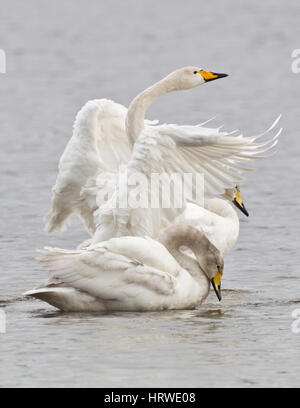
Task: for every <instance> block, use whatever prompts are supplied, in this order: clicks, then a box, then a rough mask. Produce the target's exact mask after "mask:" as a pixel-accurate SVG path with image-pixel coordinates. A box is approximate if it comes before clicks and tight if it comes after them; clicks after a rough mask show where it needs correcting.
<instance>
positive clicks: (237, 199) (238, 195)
mask: <svg viewBox="0 0 300 408" xmlns="http://www.w3.org/2000/svg"><path fill="white" fill-rule="evenodd" d="M232 202H233V204H234V205H235V206H236V207H237V208H238V209H239V210H240V211H242V213H243V214H245V215H246V216H247V217H249V213H248V211H247V210H246V207H245V205H244V203H243V200H242V195H241V192H240V191H238V192H237V193H236V196H235V198H234V199H233V201H232Z"/></svg>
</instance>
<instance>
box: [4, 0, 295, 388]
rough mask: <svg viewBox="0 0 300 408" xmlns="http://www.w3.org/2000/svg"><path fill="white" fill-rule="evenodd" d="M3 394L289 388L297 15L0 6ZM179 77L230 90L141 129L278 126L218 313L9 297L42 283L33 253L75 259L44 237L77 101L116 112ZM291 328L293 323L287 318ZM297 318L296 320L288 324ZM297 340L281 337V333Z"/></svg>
mask: <svg viewBox="0 0 300 408" xmlns="http://www.w3.org/2000/svg"><path fill="white" fill-rule="evenodd" d="M0 8H1V24H0V48H1V49H3V50H4V51H5V53H6V64H7V67H6V71H7V72H6V74H0V174H1V183H0V202H1V207H0V208H1V214H0V256H1V272H0V308H1V310H2V311H5V314H6V321H7V325H6V333H0V387H83V386H84V387H86V386H88V387H117V386H119V387H133V386H134V387H151V386H152V387H163V386H169V387H178V386H182V387H188V386H190V387H207V386H210V387H232V386H235V387H265V386H270V387H298V386H299V383H300V367H299V362H300V359H299V357H300V355H299V354H300V333H297V330H295V324H294V325H293V322H294V321H295V318H293V317H292V313H293V311H295V310H297V309H300V293H299V284H300V262H299V218H300V217H299V210H300V189H299V181H300V175H299V174H300V171H299V170H300V164H299V138H300V124H299V122H300V114H299V113H300V111H299V106H300V105H299V101H300V74H295V73H293V71H292V62H293V59H292V57H291V55H292V52H293V50H294V49H297V48H300V25H299V17H300V3H299V2H295V1H292V0H287V1H285V3H284V7H282V2H281V1H280V0H265V1H264V2H261V1H258V0H252V1H251V2H244V1H242V0H227V1H226V2H225V1H216V0H211V1H209V2H199V1H196V0H190V1H189V2H182V1H178V0H177V1H176V0H164V1H160V2H153V1H147V0H128V1H126V2H125V1H124V2H123V1H117V0H110V1H109V2H108V1H107V2H104V1H96V0H89V1H88V2H86V1H84V0H76V2H75V1H71V0H65V1H63V2H62V1H58V0H53V1H51V2H47V1H44V0H27V1H26V2H21V1H17V0H9V1H8V0H2V1H1V7H0ZM184 65H197V66H200V67H201V68H205V69H208V70H212V71H215V72H226V73H228V74H229V77H228V78H226V79H224V80H223V79H222V80H220V81H214V82H212V83H210V84H206V85H205V86H203V87H199V88H196V89H193V90H190V91H186V92H181V93H173V94H169V95H167V96H164V97H162V98H160V100H158V101H157V102H155V103H154V104H153V106H151V108H150V110H149V114H148V117H149V118H150V119H159V120H160V121H161V122H167V123H178V124H197V123H201V122H203V121H205V120H206V119H209V118H211V117H213V116H215V115H216V114H217V115H218V116H217V118H216V119H215V120H214V123H215V126H218V125H221V124H224V125H225V129H226V130H234V129H236V128H238V129H240V131H241V132H242V133H243V134H244V135H246V136H250V135H253V134H256V133H258V132H261V131H263V130H265V129H267V128H268V127H269V126H270V125H271V123H272V122H273V121H274V120H275V118H276V117H277V116H278V115H279V114H280V113H282V119H281V126H283V128H284V130H283V133H282V135H281V136H280V142H279V144H278V147H277V152H276V154H275V155H274V156H272V157H270V158H268V159H265V160H262V161H260V162H259V163H257V167H258V170H257V171H255V172H253V173H251V174H249V175H248V176H247V179H246V180H245V183H244V184H243V185H242V194H243V199H244V202H245V204H246V207H247V209H248V210H249V213H250V217H249V218H246V217H244V215H243V214H240V215H239V217H240V221H241V225H240V236H239V239H238V241H237V244H236V245H235V248H234V249H233V250H231V251H230V252H229V253H228V254H227V255H226V258H225V271H224V279H223V288H224V289H223V299H222V301H221V302H220V303H219V302H218V300H217V298H216V297H215V296H214V294H211V295H210V296H209V298H208V299H207V301H206V302H205V303H204V304H203V305H201V306H199V307H198V308H197V309H196V310H192V311H184V310H183V311H168V312H157V313H106V314H64V313H62V312H59V311H57V310H55V309H54V308H52V307H51V306H49V305H47V304H45V303H42V302H39V301H34V300H27V299H24V298H23V297H22V293H23V292H24V291H26V290H29V289H31V288H33V287H35V286H36V285H37V284H39V283H42V282H43V281H44V280H46V278H47V273H46V272H45V271H44V270H42V269H41V267H40V266H39V265H38V264H37V262H36V261H35V259H34V258H35V256H36V249H38V248H42V247H43V246H45V245H48V246H57V247H61V248H74V247H75V246H77V245H78V244H79V243H81V242H82V241H83V240H84V239H86V238H87V233H86V232H85V231H84V229H83V227H82V225H81V224H80V222H79V221H77V220H75V219H74V220H72V221H71V223H70V225H69V228H68V230H67V231H66V232H65V233H63V234H59V233H55V234H53V235H50V236H49V235H47V234H46V233H45V232H44V231H43V217H44V215H45V214H46V212H47V211H48V208H49V203H50V197H51V187H52V185H53V184H54V182H55V178H56V174H57V165H58V160H59V157H60V155H61V153H62V152H63V149H64V147H65V145H66V143H67V141H68V139H69V138H70V136H71V133H72V124H73V121H74V118H75V115H76V113H77V112H78V110H79V109H80V108H81V106H82V105H83V104H84V103H85V102H86V101H87V100H89V99H94V98H103V97H106V98H110V99H113V100H115V101H118V102H120V103H122V104H124V105H126V106H128V104H129V103H130V101H131V99H132V98H133V97H134V96H135V95H136V94H137V93H138V92H140V91H141V90H143V89H144V88H145V87H147V86H149V85H151V84H152V83H153V82H155V81H157V80H159V79H160V78H162V77H163V76H164V75H166V74H168V73H169V72H170V71H172V70H174V69H176V68H178V67H182V66H184ZM294 313H297V312H294ZM299 314H300V311H299ZM293 327H294V330H293Z"/></svg>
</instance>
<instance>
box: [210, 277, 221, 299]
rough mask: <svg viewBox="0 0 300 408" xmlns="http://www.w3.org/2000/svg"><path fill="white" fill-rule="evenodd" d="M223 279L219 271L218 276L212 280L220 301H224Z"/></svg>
mask: <svg viewBox="0 0 300 408" xmlns="http://www.w3.org/2000/svg"><path fill="white" fill-rule="evenodd" d="M221 278H222V273H221V272H220V271H218V272H217V274H216V276H215V277H214V278H212V280H211V283H212V287H213V288H214V291H215V294H216V295H217V298H218V299H219V301H221V300H222V293H221Z"/></svg>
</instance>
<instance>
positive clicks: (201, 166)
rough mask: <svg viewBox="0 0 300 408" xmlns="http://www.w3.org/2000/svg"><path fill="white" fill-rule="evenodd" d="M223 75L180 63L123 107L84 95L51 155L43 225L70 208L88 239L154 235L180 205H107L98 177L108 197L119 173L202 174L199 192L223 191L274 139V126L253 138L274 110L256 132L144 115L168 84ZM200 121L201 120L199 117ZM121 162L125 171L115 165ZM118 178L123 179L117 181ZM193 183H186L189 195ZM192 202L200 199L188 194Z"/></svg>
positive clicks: (52, 226)
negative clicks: (55, 165) (53, 163)
mask: <svg viewBox="0 0 300 408" xmlns="http://www.w3.org/2000/svg"><path fill="white" fill-rule="evenodd" d="M224 77H227V75H226V74H217V73H213V72H210V71H206V70H203V69H200V68H199V67H184V68H181V69H178V70H176V71H174V72H172V73H171V74H169V75H167V76H166V77H165V78H163V79H162V80H160V81H158V82H157V83H155V84H154V85H152V86H150V87H149V88H147V89H146V90H145V91H143V92H141V93H140V94H139V95H138V96H136V97H135V98H134V100H133V101H132V102H131V104H130V106H129V108H128V109H126V108H125V107H124V106H122V105H120V104H118V103H116V102H113V101H111V100H107V99H100V100H92V101H89V102H88V103H87V104H86V105H85V106H84V107H83V108H82V109H81V110H80V111H79V113H78V114H77V117H76V119H75V123H74V129H73V135H72V138H71V139H70V141H69V143H68V144H67V146H66V149H65V151H64V153H63V155H62V157H61V159H60V162H59V171H58V175H57V180H56V183H55V185H54V187H53V189H52V201H51V208H50V211H49V213H48V215H47V216H46V222H45V229H46V231H48V232H52V231H55V230H58V231H59V230H63V229H64V227H65V226H66V221H67V219H68V218H69V217H70V216H71V215H72V214H77V215H79V217H80V218H81V219H82V220H83V222H84V225H85V227H86V229H87V230H88V232H89V234H90V236H92V237H93V240H92V242H93V244H96V243H97V242H101V241H105V240H108V239H109V238H111V237H114V236H126V235H135V236H144V235H148V236H152V237H156V236H157V235H158V232H159V226H160V223H161V220H162V219H166V220H168V221H170V220H172V219H174V218H175V217H176V216H178V215H179V214H180V213H181V212H182V211H183V210H184V204H185V203H184V204H183V206H182V207H181V208H178V209H176V210H175V211H174V208H167V209H165V208H164V209H163V210H161V209H159V210H156V209H153V208H150V207H148V209H147V210H145V209H143V210H141V209H140V208H137V209H132V208H131V207H130V205H128V206H127V207H126V208H125V209H124V208H121V209H120V208H115V207H114V206H113V205H112V203H111V202H110V200H109V199H108V200H107V201H105V199H104V196H105V195H104V194H103V185H104V184H105V183H108V184H109V186H110V187H109V188H110V190H109V191H110V194H108V195H109V196H110V197H113V198H115V196H116V194H117V188H116V185H117V183H118V180H120V179H121V180H122V177H125V172H127V173H126V174H128V173H129V174H133V173H142V174H144V175H146V176H147V177H150V174H152V173H153V172H161V173H165V174H167V175H172V174H186V173H190V174H203V175H204V194H205V197H206V198H210V197H215V196H218V195H220V194H224V191H225V189H226V188H234V186H235V185H236V183H240V182H241V181H242V180H243V178H242V176H241V173H242V172H244V171H248V170H250V168H249V167H248V166H245V164H244V163H245V162H246V163H248V162H251V161H254V160H257V159H259V158H262V157H264V156H261V155H260V154H261V153H263V152H265V151H267V150H269V149H271V148H272V147H273V146H275V144H276V143H277V138H278V136H279V134H280V132H281V129H280V130H279V131H278V132H277V134H276V135H275V136H274V137H272V138H271V139H270V140H268V141H267V142H263V143H262V142H260V143H258V142H257V139H258V138H260V137H261V136H263V135H264V134H266V133H267V132H269V131H271V130H272V129H273V128H274V127H275V126H276V125H277V123H278V121H279V119H280V117H278V118H277V119H276V121H275V122H274V123H273V125H272V126H271V127H270V128H269V129H268V130H267V131H266V132H264V133H262V134H259V135H257V136H252V137H243V136H242V135H239V136H232V135H231V134H230V133H227V132H224V131H221V130H220V128H217V129H214V128H207V127H204V126H203V124H202V125H197V126H178V125H175V124H163V125H159V124H158V123H157V122H150V121H148V120H146V119H145V114H146V111H147V109H148V107H149V106H150V104H151V103H152V102H153V101H154V100H155V99H157V98H158V97H160V96H162V95H164V94H166V93H169V92H173V91H179V90H186V89H191V88H194V87H197V86H199V85H202V84H205V83H208V82H211V81H214V80H216V79H219V78H224ZM204 124H205V123H204ZM121 165H124V166H125V171H123V172H122V171H121V172H119V173H121V175H120V174H119V173H118V171H119V168H120V166H121ZM125 183H126V182H125ZM194 188H195V186H194V185H193V184H192V183H191V184H190V185H189V186H188V190H189V191H188V193H189V194H188V195H189V197H191V196H193V192H194ZM195 204H200V205H202V203H199V202H195Z"/></svg>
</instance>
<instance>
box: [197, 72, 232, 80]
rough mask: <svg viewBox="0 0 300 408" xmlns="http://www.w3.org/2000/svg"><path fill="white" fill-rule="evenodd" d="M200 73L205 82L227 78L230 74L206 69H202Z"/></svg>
mask: <svg viewBox="0 0 300 408" xmlns="http://www.w3.org/2000/svg"><path fill="white" fill-rule="evenodd" d="M198 73H199V74H200V75H202V77H203V79H204V81H205V82H209V81H214V80H215V79H219V78H225V77H227V76H228V74H217V73H215V72H210V71H205V70H204V69H201V70H200V71H199V72H198Z"/></svg>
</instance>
